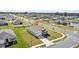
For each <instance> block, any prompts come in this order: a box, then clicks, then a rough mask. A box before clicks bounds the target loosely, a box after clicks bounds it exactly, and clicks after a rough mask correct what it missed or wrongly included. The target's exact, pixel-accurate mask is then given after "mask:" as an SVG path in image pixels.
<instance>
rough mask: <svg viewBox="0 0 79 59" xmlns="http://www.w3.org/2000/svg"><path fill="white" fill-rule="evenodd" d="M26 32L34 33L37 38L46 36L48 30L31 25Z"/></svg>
mask: <svg viewBox="0 0 79 59" xmlns="http://www.w3.org/2000/svg"><path fill="white" fill-rule="evenodd" d="M28 32H30V33H31V34H32V35H34V36H35V37H37V38H39V37H48V36H49V34H48V31H47V30H45V29H43V28H40V27H38V26H31V27H29V28H28Z"/></svg>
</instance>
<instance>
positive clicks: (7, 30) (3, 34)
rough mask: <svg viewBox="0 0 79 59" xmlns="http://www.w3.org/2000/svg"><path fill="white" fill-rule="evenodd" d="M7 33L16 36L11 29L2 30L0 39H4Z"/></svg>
mask: <svg viewBox="0 0 79 59" xmlns="http://www.w3.org/2000/svg"><path fill="white" fill-rule="evenodd" d="M5 35H9V36H11V37H15V34H14V32H13V31H12V30H11V29H6V30H0V39H3V38H4V36H5Z"/></svg>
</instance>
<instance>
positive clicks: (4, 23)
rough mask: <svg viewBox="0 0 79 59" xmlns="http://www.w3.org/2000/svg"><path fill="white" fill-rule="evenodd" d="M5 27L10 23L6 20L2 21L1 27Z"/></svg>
mask: <svg viewBox="0 0 79 59" xmlns="http://www.w3.org/2000/svg"><path fill="white" fill-rule="evenodd" d="M5 25H8V23H7V22H6V21H4V20H2V21H0V26H5Z"/></svg>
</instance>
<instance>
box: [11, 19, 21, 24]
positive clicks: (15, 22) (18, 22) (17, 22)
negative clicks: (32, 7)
mask: <svg viewBox="0 0 79 59" xmlns="http://www.w3.org/2000/svg"><path fill="white" fill-rule="evenodd" d="M12 23H13V24H14V25H20V24H22V22H21V21H20V20H13V21H12Z"/></svg>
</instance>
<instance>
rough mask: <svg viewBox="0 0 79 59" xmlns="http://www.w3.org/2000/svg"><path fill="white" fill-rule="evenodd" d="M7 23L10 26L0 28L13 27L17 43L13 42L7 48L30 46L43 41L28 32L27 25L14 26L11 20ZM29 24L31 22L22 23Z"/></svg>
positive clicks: (0, 28)
mask: <svg viewBox="0 0 79 59" xmlns="http://www.w3.org/2000/svg"><path fill="white" fill-rule="evenodd" d="M7 23H8V26H0V30H4V29H12V30H13V31H14V33H15V35H16V40H17V44H13V45H11V46H8V47H6V48H28V47H31V46H34V45H37V44H41V43H42V42H41V41H40V40H39V39H37V38H35V37H34V36H32V35H31V34H30V33H28V32H27V29H26V28H25V27H21V28H14V25H13V24H12V23H11V22H9V21H7ZM28 24H29V23H26V22H24V23H23V24H22V25H28Z"/></svg>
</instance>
